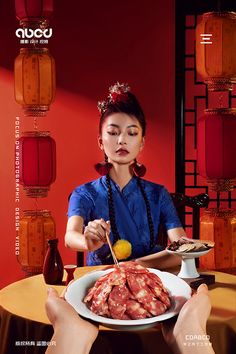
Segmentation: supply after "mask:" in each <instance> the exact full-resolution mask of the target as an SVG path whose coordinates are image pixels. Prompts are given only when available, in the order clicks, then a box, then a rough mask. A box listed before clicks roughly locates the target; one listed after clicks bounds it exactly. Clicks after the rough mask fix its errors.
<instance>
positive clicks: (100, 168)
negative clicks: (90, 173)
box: [94, 154, 112, 176]
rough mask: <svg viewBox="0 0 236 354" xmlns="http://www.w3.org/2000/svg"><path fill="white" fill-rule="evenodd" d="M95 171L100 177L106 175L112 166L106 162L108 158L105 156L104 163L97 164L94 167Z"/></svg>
mask: <svg viewBox="0 0 236 354" xmlns="http://www.w3.org/2000/svg"><path fill="white" fill-rule="evenodd" d="M94 167H95V170H96V171H97V172H98V173H99V174H100V175H101V176H105V175H107V174H108V173H109V172H110V170H111V168H112V164H111V163H110V162H108V157H107V155H106V154H105V162H98V163H96V164H95V165H94Z"/></svg>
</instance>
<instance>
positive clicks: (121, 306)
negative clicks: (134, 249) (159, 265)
mask: <svg viewBox="0 0 236 354" xmlns="http://www.w3.org/2000/svg"><path fill="white" fill-rule="evenodd" d="M190 297H191V288H190V287H189V285H188V284H187V283H186V282H185V281H183V280H182V279H180V278H178V277H177V276H175V275H173V274H171V273H168V272H162V271H159V270H157V269H152V268H144V267H142V266H140V265H138V264H137V263H136V262H125V263H121V264H120V265H119V267H117V266H116V267H114V268H111V269H107V270H98V271H93V272H90V273H87V274H86V275H84V276H83V277H81V278H79V279H77V280H75V281H74V282H73V283H71V284H70V285H69V286H68V288H67V291H66V294H65V299H66V301H67V302H68V303H70V304H71V305H72V306H73V307H74V309H75V310H76V311H77V312H78V314H79V315H81V316H82V317H84V318H87V319H90V320H93V321H95V322H98V323H99V324H102V325H104V326H107V327H110V328H114V329H120V330H134V329H135V330H139V329H144V328H147V327H151V326H154V325H156V324H157V323H158V322H160V321H164V320H167V319H169V318H171V317H173V316H175V315H177V314H178V313H179V311H180V309H181V307H182V306H183V304H184V303H185V302H186V301H187V300H188V299H189V298H190Z"/></svg>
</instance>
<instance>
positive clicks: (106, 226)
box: [84, 219, 111, 251]
mask: <svg viewBox="0 0 236 354" xmlns="http://www.w3.org/2000/svg"><path fill="white" fill-rule="evenodd" d="M110 229H111V227H110V221H107V222H106V221H105V220H103V219H99V220H93V221H90V222H89V223H88V225H87V226H86V227H85V229H84V236H85V240H86V243H87V247H88V250H89V251H95V250H97V249H98V248H100V247H102V246H103V245H104V243H106V242H107V241H106V233H108V234H109V233H110Z"/></svg>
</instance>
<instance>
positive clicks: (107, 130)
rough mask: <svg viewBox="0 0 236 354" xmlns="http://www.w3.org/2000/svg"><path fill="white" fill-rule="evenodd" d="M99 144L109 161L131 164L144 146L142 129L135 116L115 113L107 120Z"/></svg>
mask: <svg viewBox="0 0 236 354" xmlns="http://www.w3.org/2000/svg"><path fill="white" fill-rule="evenodd" d="M98 142H99V146H100V148H101V149H102V150H103V151H104V152H105V153H106V155H107V156H108V158H109V161H111V162H116V163H119V164H127V163H131V162H133V160H134V159H135V158H136V157H137V155H138V154H139V152H140V151H141V150H142V149H143V146H144V137H143V136H142V127H141V125H140V123H139V121H138V120H137V119H136V118H135V117H134V116H129V115H128V114H126V113H120V112H119V113H113V114H111V115H109V116H108V117H107V118H106V119H105V122H104V123H103V126H102V132H101V136H99V139H98Z"/></svg>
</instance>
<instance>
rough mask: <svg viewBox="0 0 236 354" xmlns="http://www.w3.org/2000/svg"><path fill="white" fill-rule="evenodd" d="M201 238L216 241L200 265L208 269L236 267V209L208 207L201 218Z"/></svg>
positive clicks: (201, 259)
mask: <svg viewBox="0 0 236 354" xmlns="http://www.w3.org/2000/svg"><path fill="white" fill-rule="evenodd" d="M200 238H201V239H203V240H211V241H214V242H215V247H214V248H213V250H212V251H211V252H209V253H208V254H207V255H205V256H203V257H200V265H201V267H203V268H208V269H224V270H226V269H227V270H229V269H231V270H232V269H236V211H235V210H233V209H206V210H205V211H204V214H203V215H202V216H201V218H200Z"/></svg>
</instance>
